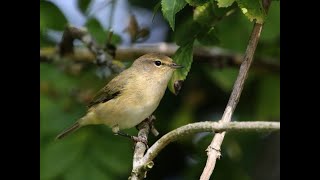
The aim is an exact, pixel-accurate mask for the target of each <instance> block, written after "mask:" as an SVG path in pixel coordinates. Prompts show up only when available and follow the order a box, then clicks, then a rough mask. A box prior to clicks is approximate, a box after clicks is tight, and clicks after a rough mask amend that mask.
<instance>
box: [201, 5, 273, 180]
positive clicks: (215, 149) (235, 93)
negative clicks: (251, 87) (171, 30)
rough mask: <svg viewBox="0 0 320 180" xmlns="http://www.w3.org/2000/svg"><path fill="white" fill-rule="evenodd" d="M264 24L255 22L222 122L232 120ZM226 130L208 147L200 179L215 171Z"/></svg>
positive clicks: (266, 6) (218, 134)
mask: <svg viewBox="0 0 320 180" xmlns="http://www.w3.org/2000/svg"><path fill="white" fill-rule="evenodd" d="M270 1H271V0H264V2H263V3H264V7H265V9H266V10H268V8H269V4H270ZM262 26H263V25H262V24H259V23H256V22H255V23H254V26H253V30H252V32H251V36H250V39H249V43H248V46H247V49H246V52H245V55H244V57H243V59H244V60H243V62H242V64H241V66H240V70H239V74H238V77H237V79H236V82H235V84H234V86H233V90H232V93H231V95H230V98H229V101H228V104H227V107H226V108H225V111H224V113H223V116H222V119H221V120H220V121H221V122H224V123H227V122H230V121H231V117H232V114H233V112H234V110H235V108H236V106H237V104H238V102H239V99H240V96H241V92H242V89H243V86H244V82H245V80H246V78H247V76H248V72H249V68H250V65H251V63H252V60H253V55H254V52H255V50H256V47H257V45H258V42H259V38H260V34H261V30H262ZM225 133H226V132H221V133H217V134H215V136H214V138H213V140H212V141H211V143H210V145H209V146H208V148H207V150H206V151H207V156H208V159H207V162H206V166H205V168H204V170H203V172H202V174H201V176H200V180H209V179H210V176H211V174H212V172H213V169H214V167H215V164H216V160H217V159H219V158H220V156H221V153H220V147H221V144H222V142H223V139H224V136H225Z"/></svg>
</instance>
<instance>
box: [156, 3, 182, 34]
mask: <svg viewBox="0 0 320 180" xmlns="http://www.w3.org/2000/svg"><path fill="white" fill-rule="evenodd" d="M186 4H187V3H186V1H185V0H162V1H161V6H162V13H163V16H164V17H165V18H166V19H167V21H168V22H169V24H170V27H171V28H172V30H173V31H174V26H175V16H176V14H177V12H179V11H180V10H181V9H183V8H184V6H185V5H186Z"/></svg>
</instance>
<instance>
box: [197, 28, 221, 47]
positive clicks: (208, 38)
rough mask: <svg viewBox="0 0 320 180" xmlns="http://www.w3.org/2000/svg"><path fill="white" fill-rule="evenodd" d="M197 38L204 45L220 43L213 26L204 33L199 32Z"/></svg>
mask: <svg viewBox="0 0 320 180" xmlns="http://www.w3.org/2000/svg"><path fill="white" fill-rule="evenodd" d="M197 40H198V41H199V42H200V43H201V44H202V45H204V46H213V45H217V44H219V43H220V41H219V39H218V37H217V36H216V31H215V30H214V28H211V29H210V30H209V31H208V32H206V33H200V34H199V35H198V37H197Z"/></svg>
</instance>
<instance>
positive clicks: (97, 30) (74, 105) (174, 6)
mask: <svg viewBox="0 0 320 180" xmlns="http://www.w3.org/2000/svg"><path fill="white" fill-rule="evenodd" d="M90 2H91V1H84V0H81V1H78V3H79V5H78V6H79V8H80V9H81V11H82V12H83V13H85V12H86V10H87V9H88V5H89V4H90ZM131 2H132V3H133V4H135V5H137V6H140V7H142V6H144V7H146V8H148V9H149V10H150V11H152V10H153V8H154V7H155V6H156V5H157V4H159V3H160V4H159V5H158V8H159V10H160V9H161V13H162V15H163V17H164V19H165V20H167V21H168V27H170V28H171V31H170V32H169V34H168V39H167V42H174V43H176V44H177V45H179V46H180V47H179V49H178V50H177V52H176V53H175V54H174V56H173V59H174V61H175V62H177V63H178V64H182V65H184V66H185V68H183V69H181V70H179V71H176V72H175V73H174V75H173V77H172V79H171V81H170V83H169V84H168V88H169V90H170V91H171V92H173V93H174V94H177V93H178V92H176V91H175V88H174V83H175V82H177V81H178V82H179V81H183V84H182V85H183V86H182V88H181V90H180V92H179V94H178V95H177V96H174V95H172V93H170V92H169V91H167V92H166V94H165V96H164V98H163V99H162V101H161V103H160V106H159V108H158V109H157V110H156V112H155V115H156V117H157V121H156V123H155V125H156V127H157V129H158V130H159V132H160V136H161V135H163V134H164V133H166V132H168V131H170V130H172V129H173V128H177V127H179V126H181V125H184V124H186V123H191V122H196V121H203V120H218V119H219V118H221V115H222V113H223V110H224V107H225V105H226V104H227V101H228V98H229V95H230V92H231V90H232V87H233V83H234V80H235V78H236V76H237V73H238V68H237V67H230V66H228V64H223V63H222V64H219V65H216V64H214V63H210V62H208V63H198V61H195V60H194V59H193V58H192V56H191V54H192V51H193V49H194V48H196V47H201V46H205V47H214V46H219V47H222V48H225V49H228V50H229V51H230V52H236V53H243V52H244V51H245V48H246V45H247V42H248V38H249V35H250V32H251V29H252V22H251V21H252V20H255V21H257V22H263V23H264V28H263V30H262V34H261V39H260V42H259V44H258V47H257V52H256V56H255V57H259V58H264V57H266V58H271V59H276V61H275V62H274V61H272V62H267V63H275V64H279V56H280V47H279V37H280V34H279V27H280V21H279V16H280V13H279V12H280V11H279V9H280V8H279V7H280V5H279V2H278V1H273V2H272V4H271V7H270V10H269V13H268V16H266V13H265V12H264V11H263V10H262V9H260V8H261V2H260V1H258V0H254V1H252V0H153V1H150V2H149V1H148V2H145V3H141V1H136V0H134V1H133V0H132V1H131ZM150 18H152V17H150ZM67 23H68V22H67V19H66V18H65V16H64V15H63V14H62V13H61V11H60V10H59V9H58V8H57V7H56V6H55V5H54V4H53V3H51V2H49V1H40V46H41V47H49V46H54V45H55V44H54V43H53V42H52V41H50V39H48V38H47V35H46V32H47V31H48V30H49V29H51V30H59V31H62V30H63V29H64V27H65V25H66V24H67ZM85 26H86V28H87V29H88V31H89V32H90V33H91V34H92V36H93V37H94V38H95V39H96V40H97V42H98V43H99V44H100V45H104V43H105V42H106V40H107V38H108V33H109V32H108V30H106V29H103V28H102V27H101V25H100V22H99V21H97V20H96V19H94V18H93V17H92V18H90V19H88V21H87V22H86V25H85ZM111 42H112V43H113V44H116V45H117V44H119V43H120V42H121V38H120V37H119V36H117V35H115V36H113V39H112V40H111ZM128 60H130V59H128ZM267 60H268V59H267ZM200 61H201V60H200ZM255 61H256V59H255ZM222 62H224V61H222ZM77 65H78V64H67V65H65V66H57V65H55V64H44V63H42V64H40V120H41V122H40V151H41V154H40V157H41V160H40V170H41V173H40V179H41V180H58V179H65V180H71V179H92V180H95V179H127V177H128V175H129V174H130V171H131V164H132V154H133V150H132V143H131V141H129V140H127V139H125V138H122V137H118V136H114V135H113V134H112V132H111V130H110V129H109V128H108V127H105V126H88V127H85V128H82V129H80V130H79V131H77V132H75V133H74V134H72V135H70V137H67V138H66V139H64V140H62V141H54V137H55V136H56V135H57V134H58V133H59V132H60V131H61V130H63V129H64V128H65V127H67V126H69V125H70V124H72V123H73V122H74V121H75V120H76V119H77V118H79V117H81V116H82V115H83V114H84V113H85V112H86V107H85V105H86V102H87V99H88V97H92V95H93V94H94V93H95V92H96V91H97V90H98V89H100V88H101V87H102V86H103V85H104V84H105V83H106V82H107V81H109V79H107V80H105V79H100V78H98V77H97V76H96V75H95V68H92V67H91V66H90V67H89V68H85V69H83V70H82V71H81V73H79V74H76V75H75V74H72V73H68V72H69V71H68V69H70V68H72V67H73V66H75V67H76V66H77ZM279 80H280V77H279V73H277V72H273V71H269V70H261V69H258V68H255V66H254V65H253V66H252V67H251V70H250V73H249V77H248V80H247V81H246V83H245V87H244V91H243V93H242V96H241V99H240V101H239V105H238V107H237V109H236V112H235V116H234V120H238V121H242V120H246V121H248V120H279V118H280V84H279ZM127 133H129V134H136V133H137V131H136V130H135V129H134V128H133V129H130V130H128V131H127ZM150 138H151V139H150V141H149V144H150V145H151V144H152V143H153V142H155V140H156V139H157V138H155V137H152V136H150ZM272 138H274V137H273V136H270V134H265V135H263V136H261V135H258V134H254V133H252V134H251V133H250V134H234V133H230V134H229V133H228V134H227V136H226V139H225V141H224V142H223V145H222V155H223V157H222V159H221V160H220V161H219V162H218V163H217V167H216V170H215V172H214V173H213V178H215V179H244V180H249V179H258V178H256V177H257V175H256V172H257V171H256V168H259V167H262V166H263V167H264V168H265V171H266V172H265V173H264V174H263V175H264V176H265V177H268V178H267V179H272V177H271V175H270V174H272V173H271V172H270V171H271V169H272V167H273V166H274V165H275V163H276V162H274V161H271V160H267V161H261V160H260V159H262V158H263V157H262V156H264V155H265V154H264V152H263V151H262V150H264V149H266V148H265V147H268V145H269V144H268V143H266V142H267V140H270V139H271V140H272ZM276 138H278V136H276ZM211 139H212V135H210V134H208V133H200V134H197V135H194V136H190V137H187V138H185V139H182V140H180V141H178V142H175V143H173V144H171V145H169V146H168V148H166V149H165V150H164V151H163V152H161V153H160V154H159V156H158V157H157V158H156V159H155V164H156V166H154V168H153V169H152V170H151V171H150V172H149V173H148V179H155V180H157V179H173V178H176V179H187V180H188V179H198V178H199V176H200V174H201V172H202V170H203V167H204V165H205V162H206V153H205V149H206V148H207V146H208V144H209V143H210V141H211ZM271 140H270V141H271ZM274 148H275V149H278V148H279V147H278V146H275V147H274ZM270 152H271V151H269V153H270ZM266 154H268V152H266ZM168 162H169V163H168ZM269 170H270V171H269ZM231 172H232V173H231ZM261 176H262V175H261ZM259 177H260V176H259ZM274 179H277V178H274Z"/></svg>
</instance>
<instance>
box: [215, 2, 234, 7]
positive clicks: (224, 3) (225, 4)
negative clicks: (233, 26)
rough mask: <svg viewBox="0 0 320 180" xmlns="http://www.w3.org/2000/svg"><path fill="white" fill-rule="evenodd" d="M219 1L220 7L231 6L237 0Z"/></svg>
mask: <svg viewBox="0 0 320 180" xmlns="http://www.w3.org/2000/svg"><path fill="white" fill-rule="evenodd" d="M216 1H217V2H218V6H219V7H229V6H231V5H232V4H233V3H234V1H235V0H216Z"/></svg>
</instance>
